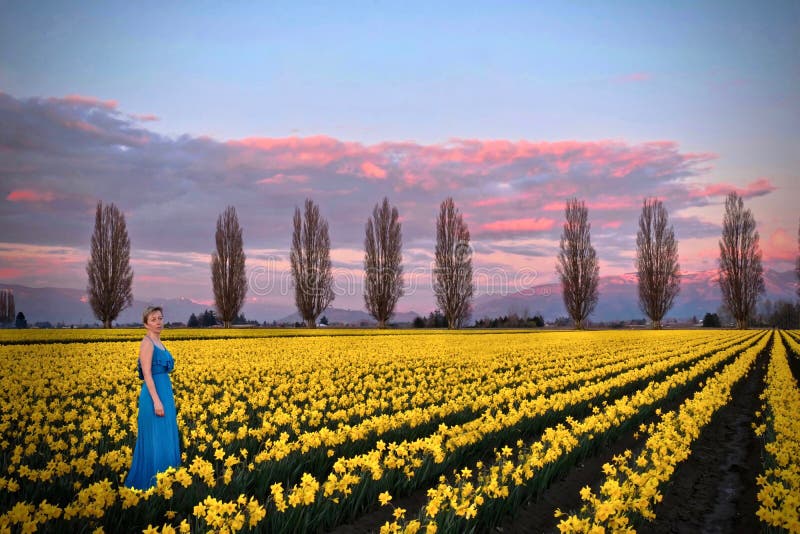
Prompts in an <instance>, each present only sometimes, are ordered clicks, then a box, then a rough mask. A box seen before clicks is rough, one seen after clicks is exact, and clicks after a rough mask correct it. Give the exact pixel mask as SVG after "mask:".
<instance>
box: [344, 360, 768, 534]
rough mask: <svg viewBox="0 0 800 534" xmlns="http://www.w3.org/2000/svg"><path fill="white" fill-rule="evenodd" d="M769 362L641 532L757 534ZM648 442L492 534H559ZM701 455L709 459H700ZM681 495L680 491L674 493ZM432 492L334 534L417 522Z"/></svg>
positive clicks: (528, 507)
mask: <svg viewBox="0 0 800 534" xmlns="http://www.w3.org/2000/svg"><path fill="white" fill-rule="evenodd" d="M768 354H769V351H768V349H766V350H765V351H764V352H763V353H762V354H761V355H759V358H758V361H757V364H756V368H755V369H754V370H751V371H750V373H748V376H747V377H745V378H744V379H743V380H742V381H740V382H739V383H738V384H737V385H736V386H735V387H734V388H733V390H732V397H733V402H731V403H728V404H727V405H726V406H725V407H723V408H722V409H720V411H718V412H717V414H715V416H714V417H713V418H712V420H711V422H710V424H709V425H708V426H707V427H706V429H705V430H704V431H703V432H702V433H701V435H700V437H699V438H698V440H697V441H696V442H695V445H693V447H692V451H693V454H692V456H690V458H689V459H688V460H687V461H686V462H683V463H682V464H681V465H680V466H679V467H678V469H677V470H676V473H675V476H674V478H673V481H674V483H673V484H672V485H671V486H670V487H668V488H666V489H665V490H664V501H663V502H662V503H661V504H660V505H659V507H658V508H657V509H656V517H657V519H656V522H655V523H649V524H645V525H641V526H640V528H639V531H640V532H659V533H663V532H687V533H688V532H691V533H696V532H737V533H738V532H758V528H759V527H758V519H757V517H756V515H755V511H756V509H757V504H756V482H755V477H756V476H757V475H758V474H759V473H760V469H761V460H760V451H761V446H760V444H759V443H758V441H757V439H756V437H755V434H754V433H753V431H752V428H751V427H750V423H751V422H752V421H753V418H754V412H755V410H756V409H758V406H759V399H758V395H759V394H760V392H761V390H762V387H763V379H764V374H765V370H766V363H767V361H768ZM694 392H695V390H694V389H690V390H689V391H687V392H685V393H683V394H681V395H678V396H676V397H675V398H673V399H671V400H669V401H668V402H666V403H664V404H663V405H662V410H663V411H665V412H666V411H669V410H674V409H676V408H677V407H678V406H680V404H681V403H683V401H684V400H686V399H687V398H688V397H689V396H690V395H692V394H693V393H694ZM653 417H655V416H653ZM651 420H652V417H651V418H647V419H645V420H644V423H645V424H648V423H649V422H650V421H651ZM644 439H645V436H638V437H635V436H634V431H633V430H631V431H628V432H625V433H623V434H622V435H621V436H620V437H618V438H617V439H614V440H612V441H610V442H609V443H608V444H606V445H605V446H604V447H601V448H600V450H599V451H597V452H595V453H594V454H592V455H591V456H589V457H587V458H585V459H584V460H583V461H582V462H580V463H578V464H577V465H576V466H575V467H573V468H572V469H570V470H569V471H567V472H566V473H564V474H563V475H562V476H560V477H557V478H556V479H555V480H553V481H552V482H551V484H550V486H549V487H548V489H547V490H545V491H544V492H543V493H542V494H541V495H540V496H539V497H538V498H537V499H535V500H533V499H532V500H530V501H529V502H528V503H527V504H523V505H522V506H521V507H520V508H519V509H518V510H517V511H516V513H515V514H514V516H513V517H507V518H506V519H505V520H504V521H503V522H502V523H501V524H500V525H498V526H497V527H494V528H493V529H492V531H493V532H506V533H520V534H523V533H542V532H548V533H549V532H558V529H557V523H558V520H557V519H556V518H555V516H554V513H553V512H554V510H555V509H556V508H559V509H561V510H562V511H565V512H566V511H570V510H574V509H577V508H578V507H580V504H581V501H580V490H581V488H583V487H584V486H587V485H589V486H596V485H597V482H598V481H599V480H600V478H601V474H602V471H601V468H602V466H603V464H604V463H606V462H609V461H611V458H612V457H613V456H615V455H617V454H620V453H622V452H623V451H624V450H626V449H632V450H634V451H636V450H637V449H638V448H641V446H642V445H643V443H644ZM729 442H730V443H729ZM695 447H697V449H695ZM695 450H697V451H705V452H704V453H698V454H695V452H694V451H695ZM742 450H743V451H744V452H741V451H742ZM716 451H719V452H720V454H719V458H717V457H715V454H716ZM723 451H724V452H723ZM737 451H739V452H737ZM696 456H698V457H697V458H696ZM742 456H743V457H742ZM687 466H689V467H687ZM703 473H706V474H705V475H703ZM700 475H703V476H700ZM694 479H697V480H694ZM675 487H678V488H681V489H680V490H676V489H674V488H675ZM687 487H690V488H693V490H692V491H694V492H695V493H696V494H697V496H696V498H692V500H691V502H688V503H687V502H685V499H684V497H683V495H684V494H685V491H686V488H687ZM594 489H596V487H595V488H594ZM426 491H427V489H425V488H423V489H420V490H417V491H415V492H414V493H412V494H410V495H408V496H404V497H398V498H396V499H393V501H392V506H384V507H380V508H375V509H373V510H372V511H370V512H368V513H366V514H363V515H361V516H360V517H358V518H357V519H356V520H355V521H353V522H351V523H346V524H343V525H340V526H339V527H337V528H336V529H334V530H332V531H330V532H332V533H334V534H348V533H353V534H367V533H374V532H378V531H379V530H380V527H381V526H382V525H384V524H385V523H386V522H387V521H392V520H393V512H394V509H395V507H397V508H404V509H406V510H407V511H408V513H409V514H414V513H415V511H416V510H418V509H419V508H420V507H422V506H424V505H425V503H426V501H427V495H426ZM718 496H719V499H717V497H718ZM703 497H704V498H703ZM717 500H719V503H718V504H716V501H717ZM709 510H713V519H709V521H710V523H709V525H710V527H709V528H710V530H705V528H706V526H705V525H706V522H705V518H706V515H707V513H708V511H709ZM407 515H408V514H407ZM662 516H663V517H662ZM733 521H737V523H735V524H736V525H737V528H732V529H730V530H726V529H722V530H719V529H717V528H716V526H715V525H716V524H717V523H715V522H718V524H720V525H728V524H730V525H733V524H734V523H733ZM698 524H699V527H698V526H697V525H698Z"/></svg>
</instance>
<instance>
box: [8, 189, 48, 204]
mask: <svg viewBox="0 0 800 534" xmlns="http://www.w3.org/2000/svg"><path fill="white" fill-rule="evenodd" d="M55 198H56V196H55V194H54V193H53V192H52V191H37V190H35V189H15V190H14V191H11V192H10V193H9V194H8V196H6V200H8V201H10V202H35V203H40V202H52V201H53V200H55Z"/></svg>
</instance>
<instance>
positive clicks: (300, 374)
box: [0, 329, 800, 533]
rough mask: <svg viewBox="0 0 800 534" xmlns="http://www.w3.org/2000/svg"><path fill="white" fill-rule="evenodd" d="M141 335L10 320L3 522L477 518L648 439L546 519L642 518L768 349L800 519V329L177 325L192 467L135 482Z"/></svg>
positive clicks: (629, 526)
mask: <svg viewBox="0 0 800 534" xmlns="http://www.w3.org/2000/svg"><path fill="white" fill-rule="evenodd" d="M142 335H143V332H142V331H141V330H123V329H119V330H111V331H100V330H94V331H88V330H84V331H77V330H68V331H58V330H41V331H35V330H28V331H22V332H17V331H11V330H4V331H0V369H1V370H2V388H0V532H36V531H39V532H56V531H66V530H69V531H72V532H142V531H144V532H209V531H212V532H298V533H299V532H325V531H328V530H332V529H335V528H337V527H343V526H344V527H346V526H347V525H349V524H352V523H353V522H355V521H358V520H359V519H360V518H362V517H364V516H365V514H370V513H373V514H374V513H375V511H376V510H386V511H388V510H391V512H392V513H391V514H388V516H389V520H388V521H381V523H380V524H377V525H376V526H375V530H381V531H384V532H469V531H474V532H482V531H487V530H489V529H491V528H492V527H494V526H495V525H498V524H499V523H500V521H502V520H503V518H505V517H510V516H511V517H513V515H514V513H515V511H516V510H517V509H518V508H519V507H520V506H522V504H523V503H524V502H525V501H526V500H528V499H535V498H536V496H537V495H540V494H541V493H542V492H544V491H546V490H547V487H548V485H549V484H550V483H551V481H552V480H553V479H554V478H555V477H557V476H560V475H563V474H564V473H569V472H570V470H572V469H575V468H576V465H577V464H578V463H579V462H580V461H581V459H583V458H585V457H588V456H591V455H592V454H594V453H596V452H597V451H598V450H600V449H602V448H603V447H606V446H607V445H608V444H609V443H612V442H613V441H614V440H616V439H618V438H619V437H620V436H625V435H632V434H635V435H636V436H637V437H639V438H640V442H641V443H640V445H639V446H638V447H636V448H635V449H632V450H631V449H628V450H625V451H624V452H622V453H620V454H618V455H616V456H615V457H614V459H613V461H611V462H608V463H606V464H605V465H603V466H602V469H598V470H597V472H596V474H595V475H594V481H595V482H594V484H593V485H589V486H586V487H584V488H583V489H582V490H580V492H579V495H575V500H576V502H578V503H579V504H578V505H577V506H576V507H575V508H574V509H571V510H563V511H562V510H556V509H554V510H552V511H551V512H550V513H551V515H552V516H553V517H554V518H555V517H556V516H557V519H554V521H555V523H554V524H556V525H557V527H558V529H559V530H561V531H562V532H634V531H635V530H636V529H637V528H642V529H645V530H646V525H647V523H648V522H649V521H651V520H653V519H654V518H657V515H658V514H657V506H658V503H659V502H660V501H661V495H662V492H663V490H664V488H665V487H667V486H668V485H669V484H670V482H671V479H672V478H673V476H674V473H675V471H676V468H677V466H679V464H680V463H681V462H682V461H684V460H685V459H686V458H688V457H689V456H690V455H691V454H692V451H693V448H692V447H693V443H695V441H696V440H697V439H698V436H700V434H701V433H702V431H703V429H704V428H705V427H706V426H707V425H708V424H709V421H711V420H712V418H713V417H714V415H715V413H717V412H718V411H719V410H720V409H721V408H722V407H723V406H725V405H726V404H728V403H729V402H730V400H731V396H732V391H733V390H734V388H735V386H736V384H737V383H740V382H742V381H743V380H744V379H745V377H747V376H751V373H753V372H754V369H755V368H756V366H757V365H763V367H764V368H765V369H766V372H765V374H764V376H765V378H764V380H763V387H762V389H761V397H760V401H761V402H760V404H759V405H758V406H755V407H754V412H756V413H755V414H754V416H753V419H754V424H753V429H752V430H751V432H752V433H753V435H755V436H758V438H757V439H758V440H759V443H761V444H762V445H761V446H762V448H763V454H762V457H763V471H762V473H761V474H760V476H758V478H757V486H758V487H757V489H756V490H755V491H757V493H758V497H757V498H758V502H757V503H756V504H755V507H756V508H757V510H758V511H757V515H758V520H760V521H761V525H762V528H763V529H764V530H767V531H769V530H773V531H776V532H781V531H788V532H800V521H799V520H798V514H799V511H800V467H799V465H800V464H799V462H800V460H799V459H800V425H799V424H798V420H800V419H798V417H797V414H798V413H800V392H798V385H797V379H796V375H795V374H794V373H793V370H796V369H797V368H798V366H797V359H798V357H799V356H800V334H798V332H794V331H791V332H773V331H755V330H746V331H732V330H675V331H672V330H662V331H593V332H592V331H590V332H548V331H537V332H531V331H492V332H486V331H478V330H474V331H473V330H470V331H454V332H442V331H427V332H419V331H413V330H404V331H392V330H388V331H374V330H317V331H310V332H309V331H305V330H277V329H276V330H272V329H251V330H235V329H232V330H225V331H220V330H195V331H192V330H166V331H165V332H164V335H163V340H164V342H165V344H166V346H167V348H168V349H169V350H170V352H171V353H172V354H173V356H174V357H175V361H176V368H175V371H174V372H173V373H172V383H173V388H174V391H175V401H176V405H177V408H178V427H179V430H180V433H181V440H182V442H181V450H182V465H181V466H180V467H179V468H177V469H171V470H169V471H167V472H165V473H163V474H160V475H159V477H158V483H157V485H156V487H154V488H152V489H151V490H148V491H146V492H142V491H137V490H130V489H127V488H125V487H124V486H123V484H122V482H123V481H124V478H125V476H126V474H127V472H128V469H129V467H130V463H131V459H132V454H133V447H134V444H135V441H136V419H137V401H138V396H139V392H140V388H141V382H140V381H139V379H138V378H137V374H136V358H137V354H138V346H139V340H140V339H141V337H142ZM793 362H794V363H793ZM794 372H796V371H794ZM755 483H756V481H754V484H755ZM411 495H418V496H421V498H418V499H416V501H413V502H416V503H419V502H421V503H422V504H421V505H415V506H414V507H413V508H411V507H404V506H403V505H402V504H401V503H402V502H403V499H404V498H405V497H408V496H411Z"/></svg>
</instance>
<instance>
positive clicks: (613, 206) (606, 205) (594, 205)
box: [562, 197, 637, 211]
mask: <svg viewBox="0 0 800 534" xmlns="http://www.w3.org/2000/svg"><path fill="white" fill-rule="evenodd" d="M636 205H637V203H635V202H634V201H633V200H631V199H630V198H627V197H606V198H601V199H600V200H592V201H587V202H586V207H587V208H589V209H590V210H599V211H616V210H626V209H631V208H633V207H635V206H636ZM562 209H563V206H562Z"/></svg>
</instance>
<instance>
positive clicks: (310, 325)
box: [306, 319, 317, 328]
mask: <svg viewBox="0 0 800 534" xmlns="http://www.w3.org/2000/svg"><path fill="white" fill-rule="evenodd" d="M306 326H307V327H308V328H316V327H317V322H316V321H315V320H314V319H306Z"/></svg>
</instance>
